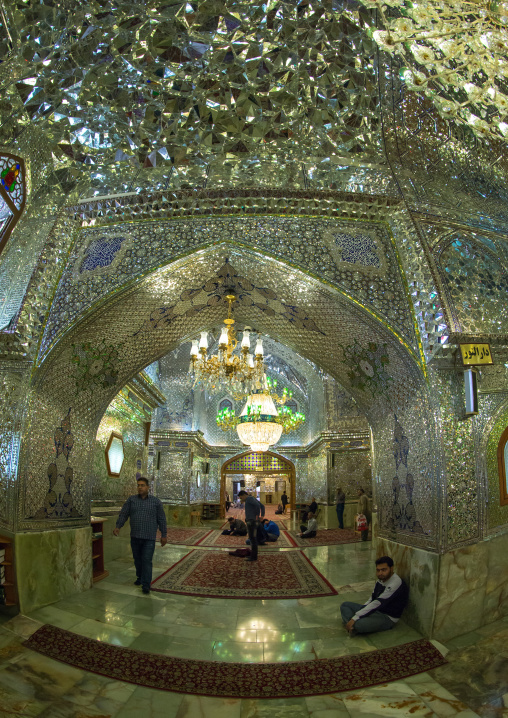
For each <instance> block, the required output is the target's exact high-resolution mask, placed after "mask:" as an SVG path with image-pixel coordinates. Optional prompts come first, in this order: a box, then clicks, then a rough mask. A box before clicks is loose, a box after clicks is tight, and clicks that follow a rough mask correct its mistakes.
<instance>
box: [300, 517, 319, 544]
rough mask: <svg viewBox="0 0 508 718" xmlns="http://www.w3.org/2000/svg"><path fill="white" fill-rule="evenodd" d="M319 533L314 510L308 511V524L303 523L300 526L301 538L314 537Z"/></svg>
mask: <svg viewBox="0 0 508 718" xmlns="http://www.w3.org/2000/svg"><path fill="white" fill-rule="evenodd" d="M316 535H317V521H316V519H315V518H314V514H313V513H312V511H309V513H308V521H307V526H305V525H304V524H302V525H301V526H300V533H299V534H298V536H299V537H300V538H314V537H315V536H316Z"/></svg>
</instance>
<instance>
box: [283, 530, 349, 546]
mask: <svg viewBox="0 0 508 718" xmlns="http://www.w3.org/2000/svg"><path fill="white" fill-rule="evenodd" d="M297 533H300V532H299V531H297V532H295V531H291V532H290V533H289V534H288V536H289V539H290V540H291V541H293V546H298V547H300V548H302V547H303V546H332V545H337V544H341V543H356V542H357V541H361V540H362V537H361V536H360V534H358V533H356V532H355V531H353V530H352V529H328V530H326V529H318V532H317V536H316V538H311V539H302V538H300V537H299V536H297Z"/></svg>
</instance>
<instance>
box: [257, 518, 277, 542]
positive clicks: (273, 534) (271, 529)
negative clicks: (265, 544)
mask: <svg viewBox="0 0 508 718" xmlns="http://www.w3.org/2000/svg"><path fill="white" fill-rule="evenodd" d="M261 523H262V525H263V526H264V529H265V531H266V540H267V541H277V539H278V538H279V536H280V528H279V527H278V526H277V524H276V522H275V521H270V519H263V521H262V522H261Z"/></svg>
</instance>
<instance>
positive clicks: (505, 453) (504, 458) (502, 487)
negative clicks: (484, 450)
mask: <svg viewBox="0 0 508 718" xmlns="http://www.w3.org/2000/svg"><path fill="white" fill-rule="evenodd" d="M497 463H498V471H499V502H500V504H501V506H506V505H507V504H508V427H507V428H506V429H505V430H504V431H503V433H502V435H501V438H500V440H499V444H498V447H497Z"/></svg>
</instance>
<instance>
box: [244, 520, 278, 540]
mask: <svg viewBox="0 0 508 718" xmlns="http://www.w3.org/2000/svg"><path fill="white" fill-rule="evenodd" d="M265 521H266V522H268V519H263V521H261V522H260V523H258V525H257V528H256V538H257V542H258V546H264V545H265V543H266V542H267V541H273V540H274V539H272V538H270V537H269V536H268V532H267V530H266V527H265ZM275 540H276V539H275ZM245 543H246V544H247V546H250V539H247V541H246V542H245Z"/></svg>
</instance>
